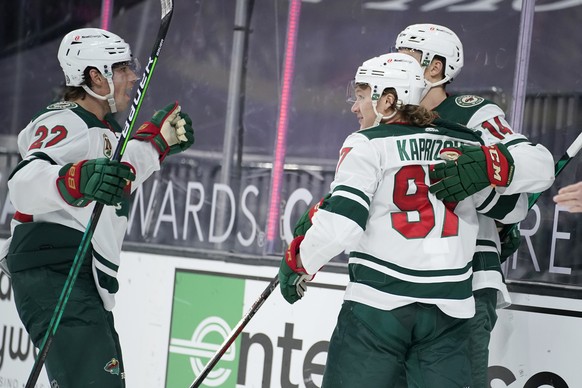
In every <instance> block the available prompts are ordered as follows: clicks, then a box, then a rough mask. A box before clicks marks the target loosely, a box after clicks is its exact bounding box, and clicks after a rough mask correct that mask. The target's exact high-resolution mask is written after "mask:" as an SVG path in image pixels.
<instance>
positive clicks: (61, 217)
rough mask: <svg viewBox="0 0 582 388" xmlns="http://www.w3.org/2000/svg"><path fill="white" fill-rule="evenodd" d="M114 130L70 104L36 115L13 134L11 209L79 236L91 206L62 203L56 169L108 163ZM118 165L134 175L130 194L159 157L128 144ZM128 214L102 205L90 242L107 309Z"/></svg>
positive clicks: (144, 145) (141, 146) (147, 148)
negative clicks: (16, 160)
mask: <svg viewBox="0 0 582 388" xmlns="http://www.w3.org/2000/svg"><path fill="white" fill-rule="evenodd" d="M119 130H120V127H119V124H117V123H116V122H115V121H114V120H113V119H112V118H109V117H107V118H106V120H105V121H101V120H99V119H98V118H97V117H96V116H95V115H93V114H92V113H90V112H88V111H86V110H85V109H83V108H82V107H80V106H79V105H77V104H75V103H71V102H60V103H56V104H52V105H50V106H48V107H47V108H46V109H44V110H43V111H41V112H40V113H39V114H38V115H37V116H36V117H35V118H34V119H33V120H32V121H31V122H30V123H29V124H28V125H27V126H26V128H24V129H23V130H22V131H21V132H20V134H19V135H18V148H19V151H20V155H21V156H22V158H23V162H22V165H21V166H20V167H21V168H19V169H18V170H17V171H16V172H15V173H14V174H13V176H12V177H11V179H10V180H9V182H8V186H9V189H10V200H11V201H12V203H13V205H14V207H15V209H16V210H17V211H18V212H19V213H22V214H26V215H29V216H32V217H31V218H29V220H30V221H32V222H52V223H58V224H62V225H65V226H67V227H70V228H73V229H76V230H78V231H81V232H84V231H85V228H86V226H87V224H88V222H89V218H90V216H91V214H92V211H93V208H94V206H95V204H94V203H90V204H89V205H88V206H86V207H74V206H71V205H69V204H68V203H67V202H65V201H64V200H63V198H62V197H61V195H60V193H59V191H58V189H57V185H56V180H57V177H58V176H59V175H58V173H59V170H60V169H61V167H62V166H64V165H65V164H67V163H74V162H78V161H81V160H85V159H94V158H104V157H105V158H111V157H112V155H113V152H114V150H115V148H116V146H117V137H116V134H115V132H119ZM114 131H115V132H114ZM123 161H124V162H127V163H129V164H130V165H131V166H132V168H133V169H134V171H135V173H136V179H135V181H134V182H133V183H132V190H135V189H136V188H137V187H138V185H140V184H142V182H143V181H144V180H145V179H146V178H148V177H149V176H150V175H151V174H152V173H153V172H154V171H156V170H159V168H160V164H159V160H158V153H157V152H156V151H155V150H154V148H153V147H152V146H151V144H150V143H148V142H141V141H133V140H132V141H129V142H128V144H127V147H126V149H125V153H124V155H123ZM128 212H129V200H128V201H127V202H126V203H122V204H120V205H119V206H118V207H113V206H105V207H104V209H103V212H102V214H101V217H100V219H99V222H98V223H97V227H96V229H95V233H94V235H93V239H92V245H93V275H94V278H95V283H96V285H97V289H98V290H99V293H100V295H101V298H102V300H103V304H104V307H105V308H106V309H107V310H111V309H112V308H113V306H114V304H115V301H114V294H115V293H116V292H117V289H118V283H117V280H116V276H117V270H118V267H119V264H120V262H119V256H120V252H121V245H122V242H123V238H124V235H125V232H126V228H127V215H128ZM27 217H28V216H27ZM13 225H14V224H13Z"/></svg>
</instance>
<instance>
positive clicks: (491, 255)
mask: <svg viewBox="0 0 582 388" xmlns="http://www.w3.org/2000/svg"><path fill="white" fill-rule="evenodd" d="M477 271H501V267H500V264H499V254H497V252H475V254H474V255H473V272H477Z"/></svg>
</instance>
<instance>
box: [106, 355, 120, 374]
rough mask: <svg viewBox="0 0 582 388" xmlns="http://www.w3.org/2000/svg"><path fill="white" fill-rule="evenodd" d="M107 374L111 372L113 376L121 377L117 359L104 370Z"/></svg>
mask: <svg viewBox="0 0 582 388" xmlns="http://www.w3.org/2000/svg"><path fill="white" fill-rule="evenodd" d="M103 370H105V372H109V373H111V374H112V375H119V361H118V360H117V359H116V358H112V359H111V361H109V362H108V363H107V364H105V367H104V368H103Z"/></svg>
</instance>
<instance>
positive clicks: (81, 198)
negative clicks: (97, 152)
mask: <svg viewBox="0 0 582 388" xmlns="http://www.w3.org/2000/svg"><path fill="white" fill-rule="evenodd" d="M133 180H135V174H134V173H133V172H132V171H131V168H130V167H129V165H128V164H124V163H121V162H118V161H115V160H109V159H107V158H100V159H91V160H82V161H80V162H77V163H69V164H67V165H65V166H63V167H62V168H61V169H60V170H59V177H58V178H57V188H58V190H59V193H60V194H61V196H62V197H63V199H64V200H65V201H66V202H67V203H68V204H69V205H71V206H76V207H83V206H87V205H88V204H89V203H90V202H91V201H97V202H100V203H102V204H104V205H116V204H118V203H119V202H121V200H122V199H123V196H124V194H123V189H124V188H125V186H126V185H127V184H128V183H129V181H133Z"/></svg>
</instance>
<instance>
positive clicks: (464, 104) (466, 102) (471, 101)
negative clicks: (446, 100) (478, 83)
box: [455, 95, 485, 108]
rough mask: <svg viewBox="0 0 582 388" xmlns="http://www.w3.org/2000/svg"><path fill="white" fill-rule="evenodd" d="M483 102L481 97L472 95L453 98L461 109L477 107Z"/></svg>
mask: <svg viewBox="0 0 582 388" xmlns="http://www.w3.org/2000/svg"><path fill="white" fill-rule="evenodd" d="M483 101H485V99H484V98H483V97H479V96H474V95H466V96H458V97H457V98H455V103H456V104H457V105H458V106H460V107H461V108H470V107H472V106H476V105H479V104H480V103H482V102H483Z"/></svg>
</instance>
